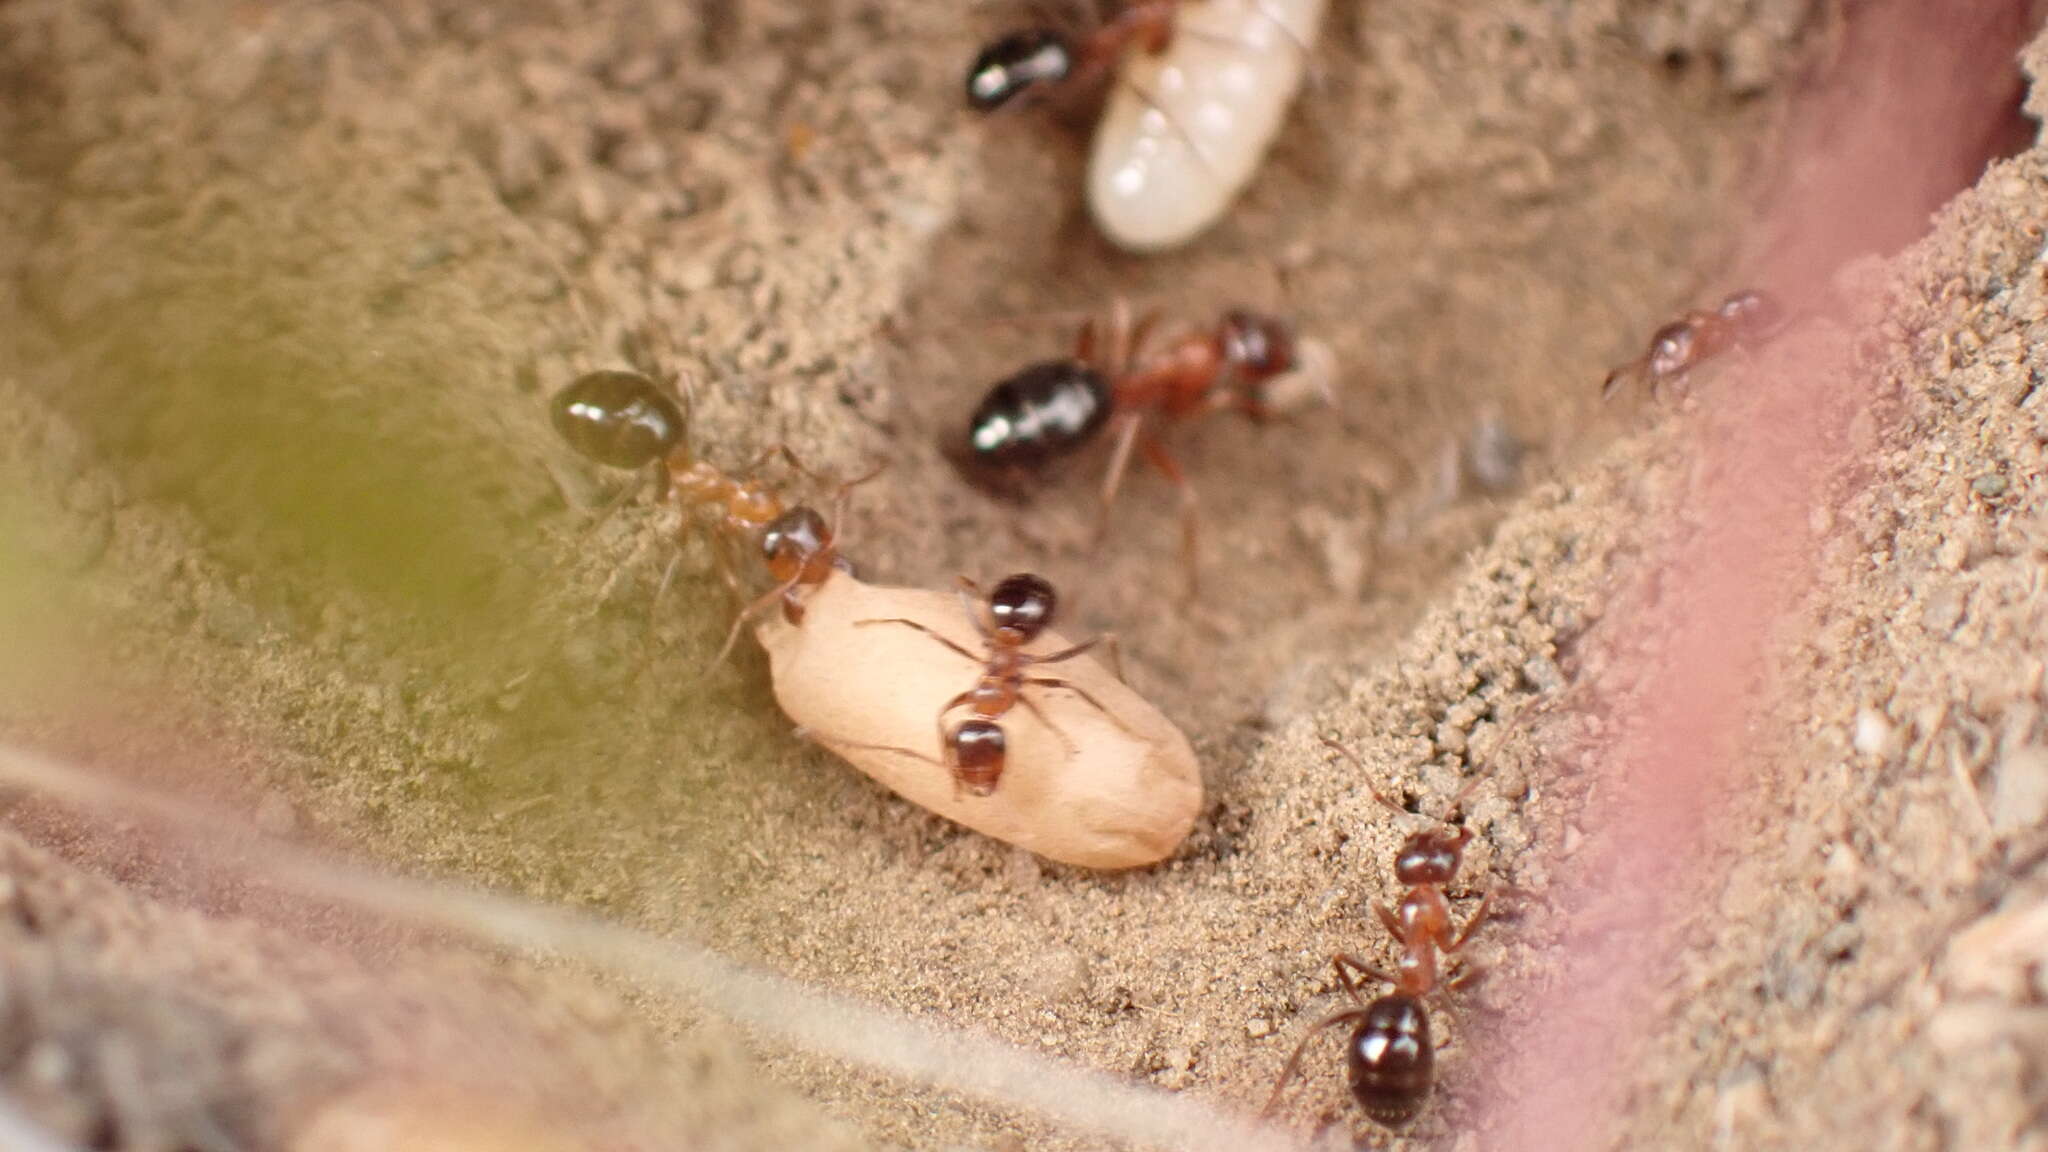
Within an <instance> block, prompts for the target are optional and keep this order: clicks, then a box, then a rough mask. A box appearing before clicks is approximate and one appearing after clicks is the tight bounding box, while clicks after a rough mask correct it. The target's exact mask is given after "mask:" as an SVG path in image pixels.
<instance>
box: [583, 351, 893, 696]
mask: <svg viewBox="0 0 2048 1152" xmlns="http://www.w3.org/2000/svg"><path fill="white" fill-rule="evenodd" d="M550 414H551V416H552V418H553V421H554V426H555V431H556V432H558V433H559V434H560V435H561V437H562V439H564V440H566V441H568V443H569V446H570V447H571V448H573V449H575V450H576V451H577V452H578V453H579V454H581V455H583V456H584V457H586V458H588V459H590V460H593V461H595V462H597V463H599V464H603V465H605V466H607V467H611V468H621V469H629V470H639V469H647V468H649V467H650V466H652V474H653V476H654V484H655V498H656V499H666V498H668V497H669V496H671V495H673V496H674V497H675V500H676V503H677V504H678V505H679V506H680V507H681V508H682V509H683V511H684V512H685V513H686V514H688V513H690V512H692V511H696V510H710V511H713V512H715V513H716V518H715V520H714V521H713V523H712V531H711V533H710V538H711V540H712V543H713V551H714V555H715V556H716V559H717V563H718V568H719V572H720V574H721V575H722V576H723V577H724V579H725V582H726V585H727V586H728V587H730V588H732V589H733V590H734V591H735V592H738V591H739V587H740V582H739V578H738V576H737V575H736V574H735V565H734V560H733V555H732V550H733V549H734V548H735V547H739V548H744V547H746V546H747V545H748V544H752V545H754V546H755V547H757V548H758V550H759V555H760V557H761V560H762V562H763V563H764V564H765V566H766V567H767V569H768V574H769V576H770V578H771V579H772V580H773V581H774V583H775V586H774V588H773V589H771V590H770V591H769V592H767V593H766V594H765V595H763V596H761V597H760V598H758V599H756V600H754V601H752V602H751V603H749V604H747V605H746V606H745V607H744V608H742V609H741V610H740V613H739V615H738V616H737V617H736V618H735V619H734V620H733V623H732V628H731V630H730V631H728V632H727V633H726V636H725V643H724V644H722V645H721V646H720V647H719V649H718V654H717V655H716V656H714V657H712V659H711V662H710V664H709V665H707V667H706V671H709V670H710V669H711V668H715V667H717V666H718V665H719V664H720V663H722V662H723V661H724V660H725V657H726V656H727V655H728V654H730V653H731V651H732V647H733V645H734V644H735V643H736V642H737V641H738V640H739V635H740V632H741V630H742V629H743V628H745V626H746V625H747V623H748V621H750V620H752V619H753V618H754V617H756V616H758V615H760V614H761V613H762V612H765V611H767V610H768V609H769V608H771V607H773V606H774V605H775V604H776V603H778V602H779V603H781V605H782V611H783V617H784V618H785V619H787V620H788V621H789V622H790V623H792V624H800V623H802V622H803V616H804V604H803V601H804V596H805V595H806V594H807V593H808V590H809V589H811V588H815V587H816V586H818V585H819V584H822V583H824V582H825V579H826V578H827V577H829V576H830V575H831V574H832V573H833V572H834V571H846V572H851V571H852V565H851V564H850V563H849V562H848V561H847V560H846V559H845V558H844V557H843V556H841V555H840V553H839V543H840V541H841V537H840V536H839V535H838V534H836V533H835V532H834V531H833V529H832V527H831V524H832V523H837V522H843V521H844V519H845V513H846V497H847V493H848V492H850V491H851V490H852V489H853V488H854V487H855V486H857V485H860V484H864V483H866V482H867V481H869V480H871V479H873V478H874V477H875V476H876V475H877V474H878V473H879V471H880V470H879V469H877V470H876V471H874V472H870V473H868V474H867V475H865V476H861V477H859V478H857V479H854V480H850V481H848V482H846V483H843V484H840V485H838V487H837V488H836V489H835V491H834V493H833V500H832V520H831V521H827V520H826V519H825V517H824V516H822V515H820V514H819V513H818V511H817V510H816V509H814V508H811V507H809V506H808V505H803V504H795V505H791V504H786V503H785V502H784V501H783V499H782V498H781V497H780V496H779V495H777V494H776V493H775V492H774V491H772V490H770V489H769V488H767V487H766V486H765V485H763V484H761V483H759V482H758V481H756V480H753V479H751V478H741V477H737V476H733V475H730V474H727V473H725V472H722V471H720V470H719V469H718V468H717V467H716V466H715V465H713V464H711V463H710V462H709V461H705V460H700V459H698V458H697V457H696V455H695V454H694V453H693V452H692V451H691V450H690V445H689V439H688V435H687V432H688V428H689V418H688V416H687V414H686V411H685V409H684V408H682V407H680V406H678V405H677V404H676V402H675V401H674V400H672V399H670V398H669V397H668V395H666V394H665V393H664V392H663V391H662V389H661V387H660V386H659V385H657V384H656V383H655V382H654V381H653V380H651V379H649V378H648V377H646V376H644V375H642V374H641V373H639V372H629V371H622V370H617V369H604V370H600V371H596V372H590V373H586V374H584V375H582V376H579V377H577V378H576V379H575V380H573V381H571V382H570V383H569V384H568V385H566V386H565V387H563V388H562V390H561V391H559V392H557V393H555V396H554V399H553V401H552V402H551V404H550ZM777 454H780V455H781V456H782V458H783V459H784V460H785V461H787V462H788V463H789V465H790V466H791V467H793V468H795V469H796V470H797V471H799V472H801V473H803V474H804V475H805V476H809V477H811V478H812V479H813V480H816V479H818V477H817V476H816V475H815V474H813V473H812V472H811V471H810V470H809V469H807V468H805V467H804V466H803V465H802V464H801V463H799V462H798V461H797V459H796V455H795V454H794V453H792V452H791V451H790V450H789V449H788V447H786V446H781V445H778V446H776V447H774V448H771V449H769V450H768V451H767V452H765V453H763V454H762V456H761V457H760V459H759V460H757V461H756V462H755V467H758V466H759V465H760V464H762V463H765V462H766V461H767V460H768V459H769V458H770V457H771V456H774V455H777ZM751 471H752V469H751V468H750V469H749V472H751ZM637 489H638V485H634V486H633V487H629V488H627V489H625V490H624V491H623V492H622V493H621V494H620V497H619V498H618V500H615V501H614V502H613V504H612V505H611V507H612V508H615V507H617V506H618V504H619V503H620V502H622V501H623V500H624V499H626V498H629V497H631V496H632V495H633V493H634V492H635V491H637ZM610 510H611V509H610V508H607V509H606V512H607V513H608V512H609V511H610ZM677 559H680V557H678V558H677ZM677 559H672V560H671V561H670V562H669V566H668V569H667V570H666V571H665V572H663V573H662V578H661V584H660V587H659V588H658V589H657V591H656V593H655V596H656V599H657V601H658V600H659V598H660V596H661V595H662V593H663V592H665V591H666V590H667V588H668V584H669V581H670V579H671V578H672V577H673V576H674V574H675V568H676V563H677Z"/></svg>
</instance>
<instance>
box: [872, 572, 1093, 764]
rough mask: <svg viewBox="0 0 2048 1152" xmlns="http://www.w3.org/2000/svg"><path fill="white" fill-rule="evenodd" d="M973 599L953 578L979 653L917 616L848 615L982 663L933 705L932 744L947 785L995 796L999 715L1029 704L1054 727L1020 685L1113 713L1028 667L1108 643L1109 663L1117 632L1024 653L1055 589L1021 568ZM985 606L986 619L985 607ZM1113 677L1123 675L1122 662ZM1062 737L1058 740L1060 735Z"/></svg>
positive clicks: (1003, 742) (1041, 628) (1004, 743)
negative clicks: (903, 630)
mask: <svg viewBox="0 0 2048 1152" xmlns="http://www.w3.org/2000/svg"><path fill="white" fill-rule="evenodd" d="M970 595H971V596H972V597H976V598H979V597H981V596H982V592H981V588H980V586H979V585H977V584H975V583H974V581H972V580H969V579H968V578H967V577H965V576H962V577H961V578H960V600H961V604H962V605H963V606H964V607H965V608H966V609H967V615H968V618H969V619H970V620H972V621H974V629H975V631H977V632H979V633H980V634H981V638H982V640H983V641H984V642H985V644H986V646H987V649H986V651H985V652H983V653H982V654H980V655H976V654H975V653H973V652H970V651H968V650H967V649H965V648H963V647H961V646H960V645H958V644H955V643H954V642H953V641H951V640H948V639H946V638H945V637H944V636H941V635H940V634H939V633H938V632H936V631H934V630H933V629H932V628H930V627H929V626H927V625H925V624H921V623H919V622H918V621H916V620H909V619H905V618H903V617H900V616H890V617H883V618H879V619H873V620H858V621H855V622H854V623H855V626H856V627H867V626H870V625H875V624H901V625H903V626H904V627H907V628H915V629H917V630H918V631H919V632H922V633H924V634H925V635H927V636H929V637H931V638H932V639H934V640H936V641H938V642H939V643H941V644H943V645H945V646H946V647H948V648H950V649H952V650H953V651H955V652H958V653H959V654H960V655H962V656H964V657H966V658H967V659H969V660H971V661H973V662H974V663H976V664H979V665H981V669H982V672H981V678H980V679H979V680H977V681H975V683H974V687H972V688H969V689H968V690H966V691H965V692H962V693H960V694H959V695H958V696H955V697H953V698H952V699H951V700H948V701H946V703H945V705H944V706H943V707H941V708H940V709H939V715H938V725H939V747H940V748H942V749H944V750H945V759H944V760H943V761H941V763H943V764H944V766H945V767H946V768H947V770H949V771H950V772H952V774H953V783H954V786H955V787H956V788H958V789H960V790H961V791H964V792H967V793H969V794H971V795H975V796H988V795H992V794H994V792H995V790H996V786H997V785H998V784H1000V783H1001V782H1002V777H1003V767H1004V764H1005V762H1006V757H1007V755H1008V751H1009V741H1008V739H1007V737H1005V736H1004V734H1003V729H1002V726H1001V725H1000V724H998V723H997V721H998V720H1000V719H1002V717H1003V716H1004V714H1006V713H1007V712H1009V710H1010V709H1011V708H1013V707H1015V706H1017V705H1019V704H1022V705H1023V706H1024V707H1025V708H1028V709H1030V711H1031V714H1032V715H1033V716H1036V717H1038V720H1039V722H1040V723H1042V724H1044V725H1045V726H1046V727H1047V728H1050V729H1052V730H1053V731H1054V732H1055V733H1058V732H1059V727H1058V726H1057V725H1055V724H1054V723H1053V722H1052V720H1051V719H1050V718H1049V717H1047V716H1046V714H1045V712H1044V711H1043V710H1041V709H1040V708H1039V707H1038V705H1037V704H1035V703H1033V702H1032V699H1031V697H1029V696H1027V695H1025V694H1024V690H1025V689H1026V688H1064V689H1066V690H1067V691H1069V692H1072V693H1073V694H1074V695H1076V696H1079V697H1080V698H1081V699H1083V700H1085V701H1087V702H1088V703H1089V704H1091V705H1093V706H1094V708H1095V710H1096V711H1098V712H1101V713H1102V714H1103V715H1105V716H1108V717H1110V718H1111V719H1112V720H1113V719H1115V714H1114V713H1112V712H1110V710H1109V709H1107V708H1105V707H1103V705H1102V702H1101V701H1100V700H1097V699H1096V698H1095V697H1094V696H1092V695H1090V694H1089V693H1088V691H1087V690H1086V689H1084V688H1081V687H1080V686H1078V685H1076V684H1073V683H1072V682H1070V681H1067V680H1062V679H1060V678H1058V677H1055V676H1033V675H1030V674H1029V670H1030V669H1031V668H1033V667H1035V666H1037V665H1040V664H1058V663H1060V662H1061V661H1063V660H1072V659H1073V658H1074V657H1076V656H1079V655H1081V654H1082V653H1084V652H1087V651H1089V650H1091V649H1093V648H1094V647H1095V646H1096V645H1098V644H1102V645H1105V646H1107V647H1108V648H1109V650H1110V652H1111V655H1112V662H1113V663H1114V664H1119V665H1120V664H1121V660H1120V659H1117V658H1116V656H1115V654H1116V652H1117V647H1116V637H1115V636H1113V635H1109V634H1104V635H1101V636H1097V637H1094V638H1093V639H1090V640H1085V641H1083V642H1081V643H1079V644H1076V645H1074V646H1072V647H1070V648H1062V649H1060V650H1059V651H1058V652H1052V653H1048V654H1046V655H1043V656H1036V655H1033V654H1031V653H1029V652H1026V651H1024V649H1025V647H1026V646H1028V645H1029V644H1030V643H1031V642H1032V641H1034V640H1036V639H1038V637H1039V636H1040V635H1041V634H1043V633H1044V632H1045V630H1046V629H1047V628H1050V627H1052V621H1053V614H1054V612H1055V611H1056V610H1057V608H1058V607H1059V595H1058V593H1056V592H1054V591H1053V587H1052V584H1051V583H1049V582H1048V581H1047V580H1046V579H1045V578H1044V577H1042V576H1034V575H1032V574H1031V573H1028V572H1020V573H1017V574H1016V575H1013V576H1005V577H1003V579H1002V580H1000V581H998V582H997V583H996V586H995V588H994V589H992V590H991V591H990V592H989V593H988V594H987V596H986V598H985V600H984V601H983V603H982V604H980V605H977V604H976V603H975V600H974V599H971V598H970ZM983 609H985V617H986V618H984V611H983ZM1118 676H1119V677H1121V676H1122V670H1121V668H1119V669H1118ZM963 705H964V706H965V707H966V708H967V709H968V711H969V713H970V715H968V716H967V717H966V718H964V719H962V720H961V721H960V722H959V723H957V724H955V725H953V726H952V727H950V728H948V727H947V725H946V714H947V713H949V712H951V711H953V710H954V709H956V708H959V707H961V706H963ZM1061 739H1063V740H1064V739H1065V736H1064V735H1062V736H1061ZM861 746H862V747H876V748H883V747H886V748H887V750H889V751H895V752H901V753H904V754H906V755H910V756H917V757H919V758H920V759H924V760H930V759H931V757H929V756H925V755H923V754H922V753H919V752H915V751H912V750H911V749H908V748H897V747H889V746H884V745H861Z"/></svg>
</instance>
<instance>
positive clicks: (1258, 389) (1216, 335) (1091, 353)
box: [961, 301, 1297, 591]
mask: <svg viewBox="0 0 2048 1152" xmlns="http://www.w3.org/2000/svg"><path fill="white" fill-rule="evenodd" d="M1158 319H1159V318H1158V316H1157V314H1156V313H1153V314H1147V315H1145V316H1144V317H1142V318H1140V319H1139V320H1138V322H1137V324H1136V325H1135V326H1132V325H1131V323H1130V317H1129V314H1128V310H1127V309H1126V308H1125V306H1124V305H1123V303H1122V302H1121V301H1119V302H1118V304H1117V308H1116V312H1115V316H1114V319H1113V320H1112V322H1111V325H1110V330H1109V333H1108V335H1107V337H1106V338H1099V337H1098V336H1097V333H1096V327H1095V323H1094V321H1092V320H1091V321H1089V322H1088V323H1086V324H1084V325H1083V326H1082V328H1081V332H1080V336H1079V337H1078V339H1077V340H1076V341H1075V348H1074V355H1073V356H1072V357H1071V358H1069V359H1065V360H1046V361H1039V362H1037V363H1034V364H1031V365H1028V366H1026V367H1025V368H1024V369H1022V370H1021V371H1019V372H1017V373H1015V374H1014V375H1011V376H1009V377H1007V378H1005V379H1004V380H1002V381H1001V382H999V383H997V384H996V386H995V387H994V388H992V389H990V390H989V392H988V394H987V395H986V396H985V397H983V399H982V402H981V404H980V406H979V407H977V408H976V409H975V411H974V415H973V417H972V419H970V420H969V421H968V426H967V437H966V443H965V447H964V450H962V452H961V455H962V456H963V458H964V460H965V461H966V463H967V464H968V466H969V467H970V468H972V469H973V470H974V471H975V472H976V473H977V474H979V475H982V476H988V475H991V474H1004V473H1009V474H1014V473H1016V472H1017V471H1019V470H1021V469H1028V468H1031V467H1033V466H1036V465H1039V464H1042V463H1044V462H1046V461H1048V460H1051V459H1053V458H1055V457H1057V456H1062V455H1066V454H1068V453H1071V452H1073V451H1074V450H1076V449H1078V448H1079V447H1080V446H1081V445H1083V444H1085V443H1087V442H1088V441H1089V440H1091V439H1093V438H1094V436H1095V434H1096V432H1098V431H1099V430H1100V429H1101V428H1102V427H1103V426H1104V425H1106V424H1113V425H1115V426H1116V436H1115V448H1114V450H1113V452H1112V454H1111V457H1110V464H1109V471H1108V472H1107V473H1106V474H1105V475H1104V477H1103V482H1102V511H1101V517H1100V520H1099V521H1098V523H1097V528H1096V535H1097V538H1098V539H1099V538H1100V537H1101V536H1102V535H1103V534H1105V533H1106V532H1107V531H1108V527H1109V510H1110V506H1111V505H1112V504H1114V503H1115V501H1116V494H1117V490H1118V488H1119V487H1121V486H1122V484H1123V478H1124V473H1125V471H1126V470H1127V468H1128V466H1129V463H1130V458H1131V450H1132V449H1133V448H1134V447H1135V448H1138V449H1139V450H1140V451H1142V452H1143V453H1144V456H1145V459H1146V460H1147V461H1149V462H1150V463H1151V464H1152V466H1153V467H1154V468H1156V469H1158V470H1159V472H1160V473H1161V474H1162V475H1164V476H1165V477H1166V478H1167V480H1168V481H1169V482H1170V483H1172V484H1173V485H1174V487H1175V488H1176V489H1177V490H1178V491H1179V493H1180V506H1181V547H1182V552H1183V559H1184V560H1185V562H1186V564H1187V571H1188V584H1189V589H1190V591H1192V590H1193V589H1194V587H1195V583H1196V536H1197V524H1196V512H1195V492H1194V488H1193V486H1191V485H1190V484H1189V483H1188V479H1187V476H1186V475H1185V474H1184V473H1183V472H1182V471H1181V468H1180V464H1179V462H1178V461H1176V460H1175V459H1174V458H1173V456H1172V454H1171V453H1169V452H1168V451H1167V449H1166V446H1165V443H1164V441H1163V440H1162V438H1161V429H1160V428H1159V427H1158V425H1162V424H1165V423H1168V422H1171V421H1177V420H1185V419H1189V418H1191V417H1194V416H1197V415H1200V414H1202V413H1206V412H1218V411H1229V412H1237V413H1240V414H1242V415H1244V416H1245V417H1247V418H1248V419H1251V420H1253V421H1263V420H1265V419H1266V418H1267V417H1268V416H1269V415H1270V409H1269V407H1268V405H1267V402H1266V396H1265V393H1264V385H1266V384H1267V383H1269V382H1270V381H1272V380H1274V379H1275V378H1277V377H1279V376H1282V375H1285V374H1286V373H1288V372H1290V371H1292V370H1293V369H1294V368H1295V367H1296V366H1297V358H1296V355H1295V341H1294V335H1293V333H1292V332H1291V331H1290V330H1289V328H1288V327H1287V325H1286V324H1285V323H1283V322H1282V321H1280V320H1277V319H1274V318H1272V317H1269V316H1262V315H1258V314H1256V313H1253V312H1247V311H1243V310H1232V311H1230V312H1226V313H1225V314H1224V315H1223V317H1222V318H1221V319H1220V320H1219V321H1217V323H1216V325H1215V326H1214V327H1213V328H1210V329H1207V330H1203V331H1195V332H1190V333H1187V334H1186V335H1183V336H1181V337H1179V338H1177V339H1175V340H1173V341H1171V342H1169V343H1168V344H1166V345H1165V346H1164V347H1162V348H1160V349H1158V350H1157V351H1156V352H1148V351H1147V349H1146V341H1147V338H1148V336H1149V335H1150V334H1151V331H1152V329H1153V327H1154V325H1156V324H1157V323H1158Z"/></svg>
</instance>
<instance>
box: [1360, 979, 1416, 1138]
mask: <svg viewBox="0 0 2048 1152" xmlns="http://www.w3.org/2000/svg"><path fill="white" fill-rule="evenodd" d="M1344 1056H1345V1062H1346V1063H1347V1064H1348V1065H1349V1066H1350V1072H1351V1095H1352V1097H1353V1098H1354V1099H1356V1100H1357V1101H1358V1106H1359V1107H1360V1108H1363V1109H1364V1110H1365V1114H1366V1115H1367V1116H1370V1117H1372V1118H1373V1119H1374V1120H1375V1121H1378V1122H1379V1123H1381V1124H1384V1125H1386V1126H1387V1127H1389V1128H1399V1127H1401V1126H1402V1125H1404V1124H1406V1123H1408V1122H1409V1121H1410V1120H1413V1119H1415V1114H1416V1113H1418V1112H1420V1111H1422V1105H1423V1104H1424V1103H1425V1102H1426V1101H1428V1099H1429V1088H1430V1083H1431V1081H1432V1080H1433V1079H1434V1077H1435V1075H1436V1047H1435V1045H1433V1044H1432V1043H1431V1041H1430V1037H1429V1014H1428V1013H1427V1012H1425V1011H1423V1008H1422V1004H1421V1003H1420V1002H1419V1001H1417V1000H1416V999H1415V998H1414V997H1412V996H1403V995H1402V994H1400V993H1398V992H1396V993H1393V994H1391V995H1387V996H1382V997H1380V998H1379V999H1377V1000H1375V1001H1373V1002H1372V1003H1370V1004H1368V1005H1366V1006H1365V1018H1364V1019H1363V1020H1361V1021H1360V1022H1359V1024H1358V1027H1357V1028H1355V1029H1354V1030H1353V1031H1352V1033H1351V1042H1350V1044H1349V1045H1347V1046H1346V1047H1345V1050H1344Z"/></svg>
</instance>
